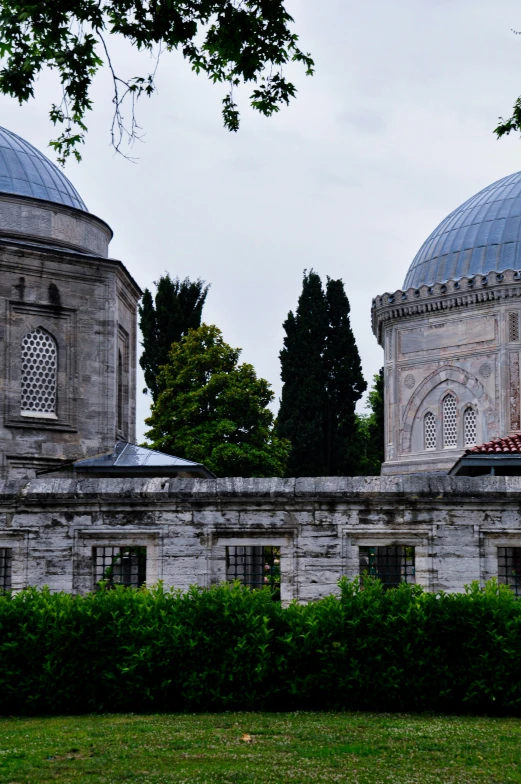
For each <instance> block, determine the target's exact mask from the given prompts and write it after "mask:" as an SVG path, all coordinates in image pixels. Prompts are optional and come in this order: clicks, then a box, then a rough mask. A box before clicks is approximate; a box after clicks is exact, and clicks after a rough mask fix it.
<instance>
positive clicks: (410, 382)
mask: <svg viewBox="0 0 521 784" xmlns="http://www.w3.org/2000/svg"><path fill="white" fill-rule="evenodd" d="M403 383H404V384H405V386H406V387H407V389H412V388H413V387H414V385H415V384H416V379H415V378H414V376H413V375H412V373H409V374H408V375H406V376H405V378H404V380H403Z"/></svg>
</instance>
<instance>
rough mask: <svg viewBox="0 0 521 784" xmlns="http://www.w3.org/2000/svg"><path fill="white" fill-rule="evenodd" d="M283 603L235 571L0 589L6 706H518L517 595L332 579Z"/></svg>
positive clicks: (0, 683) (507, 709)
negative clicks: (197, 577) (237, 580)
mask: <svg viewBox="0 0 521 784" xmlns="http://www.w3.org/2000/svg"><path fill="white" fill-rule="evenodd" d="M340 588H341V593H340V595H339V596H330V597H327V598H326V599H323V600H321V601H319V602H316V603H314V604H308V605H298V604H291V605H290V606H289V607H287V608H285V609H283V608H282V607H281V606H280V604H278V603H277V602H274V601H272V599H271V595H270V592H269V591H268V590H262V591H249V590H248V589H245V588H242V587H241V586H239V585H232V586H228V585H222V586H219V587H215V588H210V589H208V590H203V589H199V588H192V589H191V590H190V591H188V592H187V593H181V592H178V591H168V592H167V591H163V589H162V588H161V587H158V588H154V589H153V590H148V591H147V590H140V591H136V590H129V589H124V588H118V589H116V590H113V591H108V590H107V591H103V592H101V593H98V594H92V595H88V596H70V595H69V594H64V593H54V594H53V593H50V592H49V591H48V590H41V591H40V590H37V589H27V590H25V591H22V592H21V593H19V594H17V595H10V594H5V595H3V596H0V712H1V713H3V714H19V713H85V712H92V711H111V712H113V711H133V712H138V711H176V712H178V711H192V712H194V711H222V710H260V709H262V710H294V709H298V710H339V709H340V710H372V711H381V710H385V711H425V710H432V711H443V712H462V711H463V712H466V711H468V712H481V713H508V714H512V715H521V602H519V601H517V600H516V598H515V597H514V596H513V594H512V593H511V591H510V590H509V589H508V588H506V587H504V586H498V585H497V584H496V583H495V582H491V583H489V584H488V585H487V586H486V587H485V588H484V589H480V588H479V587H478V586H477V585H472V586H471V587H470V588H468V589H467V591H466V593H464V594H444V593H440V594H436V595H433V594H428V593H425V592H424V591H422V589H421V588H419V587H418V586H408V585H402V586H400V587H399V588H396V589H393V590H389V591H383V590H382V587H381V585H380V583H378V582H372V581H366V584H365V587H364V590H361V589H360V587H359V586H358V584H357V583H356V582H354V583H349V582H347V581H346V580H343V581H341V583H340Z"/></svg>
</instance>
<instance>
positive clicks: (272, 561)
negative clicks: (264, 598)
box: [226, 545, 280, 600]
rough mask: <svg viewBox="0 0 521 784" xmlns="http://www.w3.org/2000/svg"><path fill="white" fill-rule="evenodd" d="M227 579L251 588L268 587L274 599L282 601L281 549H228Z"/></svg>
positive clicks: (250, 547) (259, 547)
mask: <svg viewBox="0 0 521 784" xmlns="http://www.w3.org/2000/svg"><path fill="white" fill-rule="evenodd" d="M226 579H227V580H228V581H229V582H232V581H233V580H239V581H240V582H241V583H242V584H243V585H247V586H248V587H249V588H266V587H268V588H270V589H271V590H272V592H273V598H274V599H277V600H278V599H280V547H272V546H264V547H263V546H258V545H256V546H246V547H227V548H226Z"/></svg>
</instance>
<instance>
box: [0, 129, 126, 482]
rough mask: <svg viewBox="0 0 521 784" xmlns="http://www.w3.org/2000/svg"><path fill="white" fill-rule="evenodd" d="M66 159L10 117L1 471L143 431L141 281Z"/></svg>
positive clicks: (0, 330) (2, 288)
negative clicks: (139, 422)
mask: <svg viewBox="0 0 521 784" xmlns="http://www.w3.org/2000/svg"><path fill="white" fill-rule="evenodd" d="M111 238H112V231H111V229H110V228H109V226H107V224H106V223H105V222H104V221H102V220H100V218H97V217H96V216H94V215H92V214H91V213H89V211H88V210H87V207H86V206H85V204H84V202H83V201H82V199H81V197H80V196H79V194H78V193H77V191H76V190H75V188H74V187H73V186H72V185H71V183H70V182H69V181H68V179H67V178H66V177H65V175H64V174H63V172H62V171H60V169H58V168H57V167H56V166H55V165H54V164H53V163H51V162H50V161H49V160H48V159H47V158H46V157H45V156H44V155H42V153H40V152H39V151H38V150H36V149H35V148H34V147H32V146H31V145H30V144H28V142H26V141H24V140H23V139H21V138H20V137H18V136H16V135H15V134H14V133H12V132H10V131H7V130H5V129H4V128H0V340H1V345H2V351H1V353H0V389H1V390H2V396H1V397H2V400H1V407H0V479H2V478H4V479H6V478H9V479H13V478H17V477H26V476H34V475H35V473H37V472H38V471H42V470H45V469H49V468H53V467H58V466H60V465H61V464H62V462H63V461H70V460H72V459H75V460H76V459H78V458H81V457H88V456H90V455H93V454H96V453H99V452H103V451H106V450H108V449H110V448H113V447H114V442H115V441H116V440H117V439H122V440H127V441H132V440H134V437H135V371H136V367H135V357H136V307H137V301H138V299H139V297H140V294H141V292H140V289H139V287H138V286H137V284H136V283H135V281H134V280H133V279H132V277H131V276H130V274H129V273H128V271H127V269H126V268H125V267H124V265H123V264H122V263H121V262H120V261H116V260H115V259H111V258H109V257H108V247H109V242H110V240H111Z"/></svg>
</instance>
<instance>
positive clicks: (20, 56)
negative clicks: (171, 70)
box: [0, 0, 314, 163]
mask: <svg viewBox="0 0 521 784" xmlns="http://www.w3.org/2000/svg"><path fill="white" fill-rule="evenodd" d="M285 6H286V3H285V2H284V0H191V1H190V2H186V0H169V1H168V2H157V1H156V0H38V2H37V3H28V2H26V0H0V59H2V60H3V68H2V70H1V71H0V93H3V94H4V95H10V96H13V97H15V98H17V99H18V101H19V102H20V103H23V102H25V101H28V100H29V99H30V98H32V97H33V96H34V90H35V84H36V82H37V81H38V77H39V75H40V73H41V72H42V70H43V69H44V68H51V69H54V70H55V71H57V73H58V75H59V78H60V82H61V85H62V100H61V102H60V103H58V104H53V105H52V107H51V110H50V117H51V120H52V121H53V122H54V124H58V125H60V126H62V128H63V131H62V133H61V135H60V136H59V137H58V139H56V140H55V141H53V142H51V145H52V146H53V147H54V148H55V150H56V151H57V152H58V154H59V156H60V157H59V160H60V162H61V163H63V162H64V161H65V160H66V158H67V157H68V156H69V155H70V154H71V153H72V154H73V155H74V156H75V157H76V158H78V159H79V158H80V157H81V156H80V153H79V149H78V147H79V145H80V144H82V143H83V142H84V139H85V133H86V131H87V128H86V124H85V118H86V114H87V112H88V111H89V110H90V109H91V108H92V100H91V98H90V89H91V85H92V80H93V78H94V76H95V75H96V73H97V71H98V70H99V69H100V68H101V67H102V66H103V65H104V64H105V65H106V66H107V67H108V69H109V71H110V74H111V76H112V81H113V104H114V118H113V123H112V129H111V132H112V143H113V145H114V146H115V148H116V149H117V150H119V149H120V147H121V144H122V141H123V140H124V139H125V138H126V137H127V138H129V139H130V140H133V139H134V138H136V137H137V135H138V130H139V126H138V125H137V123H136V120H135V114H134V109H135V102H136V100H137V99H138V98H139V97H140V96H142V95H148V96H150V95H152V94H153V93H154V92H155V73H156V69H157V65H158V61H159V57H160V55H161V53H162V52H164V51H171V50H173V49H176V50H179V51H180V52H181V53H182V55H183V57H184V58H185V59H186V60H188V62H189V63H190V65H191V67H192V70H193V71H195V72H196V73H200V72H203V73H205V74H206V75H207V76H208V78H209V79H210V80H211V81H212V82H214V83H215V82H220V83H223V84H225V85H226V88H227V93H226V95H225V97H224V99H223V120H224V125H225V127H226V128H228V129H229V130H230V131H236V130H237V129H238V127H239V111H238V108H237V104H236V103H235V100H234V88H236V87H238V86H239V85H240V84H242V83H244V84H248V83H250V84H253V85H254V89H253V91H252V93H251V95H250V103H251V106H252V107H253V108H254V109H256V110H257V111H259V112H260V113H261V114H264V115H266V116H267V117H269V116H270V115H271V114H273V113H274V112H277V111H279V108H280V106H281V105H282V104H284V103H286V104H287V103H289V100H290V99H291V98H293V97H294V96H295V94H296V88H295V85H294V84H293V83H292V82H290V81H288V80H287V78H286V76H285V75H284V68H285V66H286V65H287V63H289V62H291V61H296V62H300V63H302V64H303V65H304V66H305V68H306V73H308V74H312V73H313V65H314V64H313V60H312V59H311V57H310V56H309V54H305V53H304V52H303V51H302V50H301V49H300V48H299V47H298V36H297V35H296V34H295V33H294V32H293V31H292V30H291V25H292V22H293V19H292V17H291V16H290V14H289V13H288V11H287V10H286V7H285ZM112 36H119V37H121V38H123V39H126V40H127V41H130V43H131V44H132V45H133V46H135V47H136V48H137V49H139V50H142V51H143V50H144V51H146V52H148V53H149V54H152V55H153V57H154V60H155V65H154V66H153V68H152V71H151V72H150V73H142V74H140V75H138V76H134V77H131V78H124V77H122V76H120V75H119V74H118V73H116V71H115V69H114V65H113V61H112V59H111V56H110V39H111V37H112ZM125 104H128V108H129V111H130V121H128V122H125V120H124V116H123V106H124V105H125Z"/></svg>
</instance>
